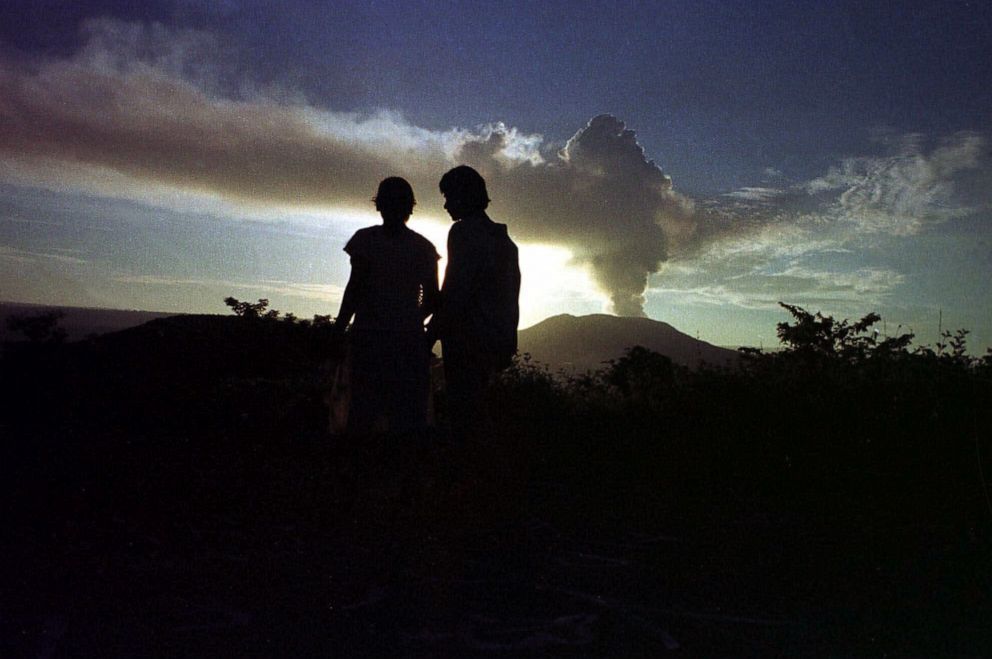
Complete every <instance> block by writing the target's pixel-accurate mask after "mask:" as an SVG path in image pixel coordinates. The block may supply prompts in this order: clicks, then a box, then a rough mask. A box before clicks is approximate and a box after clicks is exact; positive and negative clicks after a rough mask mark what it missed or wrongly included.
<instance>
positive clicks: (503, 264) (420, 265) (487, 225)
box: [335, 165, 520, 436]
mask: <svg viewBox="0 0 992 659" xmlns="http://www.w3.org/2000/svg"><path fill="white" fill-rule="evenodd" d="M439 187H440V189H441V194H442V195H444V199H445V204H444V208H445V210H446V211H447V212H448V214H449V215H450V216H451V219H452V221H453V222H454V224H453V226H452V227H451V230H450V231H449V233H448V265H447V268H446V269H445V275H444V287H443V288H442V289H440V290H438V275H437V261H438V259H439V258H440V257H439V256H438V253H437V250H436V249H435V248H434V245H433V244H431V242H430V241H429V240H427V239H426V238H424V237H423V236H421V235H420V234H418V233H416V232H415V231H413V230H411V229H410V228H408V227H407V226H406V222H407V221H408V220H409V219H410V215H411V214H412V213H413V207H414V205H415V203H416V201H415V199H414V194H413V189H412V188H411V187H410V184H409V183H407V181H405V180H404V179H402V178H399V177H391V178H387V179H385V180H384V181H382V183H380V184H379V189H378V192H377V193H376V196H375V199H374V200H373V201H374V202H375V207H376V210H378V211H379V213H380V215H381V216H382V224H381V225H379V226H373V227H368V228H365V229H361V230H359V231H358V232H356V233H355V235H354V236H352V238H351V240H349V241H348V243H347V245H346V246H345V248H344V249H345V252H347V253H348V255H349V256H350V257H351V276H350V278H349V280H348V285H347V287H346V288H345V292H344V297H343V299H342V301H341V309H340V311H339V312H338V317H337V320H336V322H335V328H336V331H338V332H339V333H340V332H343V331H344V328H345V327H346V326H347V324H348V322H349V321H350V320H351V318H352V316H354V324H353V325H352V329H351V331H350V332H349V334H350V356H351V408H350V411H349V415H348V430H349V432H354V433H368V432H372V431H374V430H377V429H388V430H389V431H390V432H400V433H405V432H418V431H421V430H423V429H424V428H426V426H427V409H428V400H429V396H430V355H431V349H432V347H433V345H434V343H435V342H436V341H438V340H440V341H441V350H442V356H443V363H444V378H445V384H446V391H447V403H448V406H447V411H448V416H449V419H450V422H451V427H452V431H453V433H454V434H455V435H456V436H464V435H465V434H466V433H469V432H470V431H471V429H472V428H473V426H475V425H476V424H477V422H478V421H479V417H480V415H482V414H483V413H484V396H485V391H486V388H487V386H488V384H489V382H490V380H491V379H492V377H493V375H494V374H495V373H497V372H498V371H499V370H501V369H503V368H505V367H506V366H508V365H509V364H510V361H511V359H512V357H513V354H514V353H515V352H516V347H517V322H518V320H519V304H518V298H519V294H520V267H519V262H518V255H517V247H516V245H515V244H514V243H513V241H512V240H511V239H510V237H509V235H508V234H507V231H506V225H505V224H497V223H495V222H493V221H492V220H491V219H489V216H488V215H487V214H486V208H487V207H488V205H489V194H488V192H487V190H486V183H485V180H484V179H483V178H482V176H481V175H479V173H478V172H476V171H475V170H474V169H472V168H471V167H467V166H464V165H463V166H460V167H455V168H454V169H452V170H450V171H449V172H447V173H446V174H445V175H444V176H443V177H442V178H441V182H440V186H439ZM428 319H429V323H428V324H427V325H426V326H425V322H427V321H428Z"/></svg>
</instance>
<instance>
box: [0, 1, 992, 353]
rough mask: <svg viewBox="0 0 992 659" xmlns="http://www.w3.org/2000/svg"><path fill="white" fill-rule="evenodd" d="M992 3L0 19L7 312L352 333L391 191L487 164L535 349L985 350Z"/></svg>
mask: <svg viewBox="0 0 992 659" xmlns="http://www.w3.org/2000/svg"><path fill="white" fill-rule="evenodd" d="M990 83H992V9H990V8H989V6H988V5H987V4H985V3H977V2H974V3H972V2H945V3H855V2H850V3H848V2H834V3H792V2H749V3H736V2H733V3H732V2H705V1H697V2H654V3H581V2H568V3H554V2H544V3H530V2H526V3H494V4H484V3H477V2H460V3H445V2H403V3H400V2H362V3H323V2H306V3H304V2H299V3H292V2H278V3H277V2H267V1H253V2H235V1H226V2H199V1H193V0H174V1H169V2H165V1H163V2H143V3H130V2H123V1H103V2H54V1H49V2H46V1H43V0H35V1H33V2H27V1H22V0H13V1H9V2H6V3H4V6H3V7H2V8H0V99H2V100H0V120H2V121H0V189H2V190H3V198H2V200H0V298H5V299H14V300H21V301H35V302H46V303H82V304H87V305H96V306H112V307H125V308H143V309H153V310H171V311H198V312H202V311H206V312H223V311H224V308H223V306H222V303H221V300H222V298H223V297H224V296H226V295H234V296H235V297H241V298H256V297H268V298H270V299H271V300H272V301H273V304H274V306H276V307H278V308H280V309H282V310H284V311H293V312H295V313H297V314H298V315H309V314H312V313H334V311H335V310H336V306H337V302H338V299H339V296H340V291H341V288H342V287H343V285H344V283H345V281H346V278H347V271H348V264H347V262H346V260H345V257H344V255H343V253H342V252H341V251H340V249H341V246H343V244H344V242H345V241H346V240H347V238H348V236H349V235H350V234H351V233H352V232H353V231H354V230H355V229H357V228H359V227H360V226H363V225H366V224H369V223H373V222H375V221H376V217H375V216H374V215H373V214H371V213H370V210H371V209H370V208H369V204H368V201H367V200H368V199H369V197H371V195H372V193H373V192H374V189H375V187H376V184H377V183H378V180H379V179H381V178H383V177H385V176H388V175H394V174H398V175H403V176H406V177H407V178H409V179H410V180H411V182H412V183H413V184H414V187H415V190H416V193H417V195H418V202H419V203H418V209H417V213H416V214H415V216H414V222H413V226H414V227H415V228H417V229H418V230H421V231H422V232H424V233H425V235H427V236H428V237H429V238H431V239H432V240H434V241H435V242H436V243H438V246H439V247H443V241H444V236H445V232H446V229H447V225H446V224H445V222H444V220H443V213H441V212H440V204H439V201H440V199H439V195H438V194H437V192H436V181H437V179H438V178H439V176H440V175H441V174H442V173H443V171H444V170H445V169H446V168H447V167H450V166H453V165H454V164H457V163H460V162H468V163H470V164H473V165H474V166H476V167H477V168H478V169H480V171H483V173H484V174H485V175H486V176H487V179H488V180H489V182H490V188H491V190H490V192H491V196H492V197H493V200H494V201H493V205H492V208H491V210H492V214H493V216H494V217H495V218H496V219H498V220H501V221H505V222H507V223H508V224H509V226H510V229H511V233H512V234H513V235H514V236H515V237H516V238H517V240H518V242H520V243H521V245H522V247H523V267H524V300H523V303H524V308H523V318H524V322H525V323H532V322H536V321H537V320H540V319H541V318H543V317H546V316H548V315H552V314H555V313H562V312H570V313H576V314H579V313H592V312H611V311H613V312H620V313H624V314H646V315H648V316H650V317H652V318H657V319H659V320H664V321H667V322H670V323H672V324H673V325H675V326H676V327H678V328H679V329H682V330H683V331H686V332H689V333H692V334H698V335H699V336H700V337H701V338H704V339H707V340H710V341H712V342H714V343H719V344H724V345H736V344H747V345H757V344H763V345H766V346H767V345H772V344H774V342H775V338H774V326H775V323H776V322H778V321H781V320H783V319H785V314H784V312H783V311H782V310H781V309H779V308H778V307H777V305H776V302H777V301H778V300H782V301H785V302H789V303H793V304H800V305H803V306H807V307H808V308H810V309H811V310H822V311H823V312H824V313H828V314H833V315H837V316H841V317H855V316H861V315H864V314H866V313H868V312H870V311H878V312H880V313H881V314H882V315H883V317H885V319H886V327H887V328H888V329H889V330H890V331H894V328H895V327H898V326H900V325H901V326H902V329H903V330H905V329H907V328H908V329H911V330H912V331H914V332H916V334H917V335H918V337H919V339H920V340H921V342H924V343H932V342H934V341H935V340H936V337H937V319H938V317H939V316H941V315H942V317H943V326H944V328H945V329H946V328H956V327H965V328H968V329H970V330H971V331H972V349H973V351H975V352H981V351H984V349H985V347H986V346H988V345H992V302H990V301H992V290H990V289H992V285H990V280H992V276H990V275H992V242H990V238H992V222H990V220H992V217H990V215H992V203H990V202H992V193H990V190H992V185H990V184H992V161H990V158H989V142H988V140H989V129H990V120H992V84H990Z"/></svg>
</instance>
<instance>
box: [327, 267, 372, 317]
mask: <svg viewBox="0 0 992 659" xmlns="http://www.w3.org/2000/svg"><path fill="white" fill-rule="evenodd" d="M367 281H368V264H367V263H366V262H365V260H364V259H361V258H354V257H353V258H352V259H351V275H350V276H349V277H348V285H347V286H345V288H344V295H343V296H342V297H341V308H340V309H338V315H337V317H336V318H335V319H334V330H335V332H336V333H338V334H343V333H344V330H345V328H347V327H348V323H350V322H351V318H352V316H354V315H355V312H356V311H357V310H358V305H359V304H360V303H361V300H362V298H363V297H364V296H365V290H366V282H367Z"/></svg>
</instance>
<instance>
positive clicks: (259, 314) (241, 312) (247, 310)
mask: <svg viewBox="0 0 992 659" xmlns="http://www.w3.org/2000/svg"><path fill="white" fill-rule="evenodd" d="M224 304H226V305H227V306H229V307H231V310H232V311H233V312H234V314H235V315H236V316H241V317H242V318H268V319H270V320H274V319H276V318H278V317H279V312H278V311H276V310H275V309H269V301H268V300H267V299H265V298H260V299H259V300H258V302H242V301H241V300H238V299H237V298H234V297H226V298H224ZM293 318H294V320H295V316H294V317H293Z"/></svg>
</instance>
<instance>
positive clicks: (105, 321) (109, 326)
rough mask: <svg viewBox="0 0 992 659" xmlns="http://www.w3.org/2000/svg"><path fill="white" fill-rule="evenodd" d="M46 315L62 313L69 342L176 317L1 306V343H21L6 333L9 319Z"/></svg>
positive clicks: (20, 304) (52, 306) (43, 306)
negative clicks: (51, 312) (48, 312)
mask: <svg viewBox="0 0 992 659" xmlns="http://www.w3.org/2000/svg"><path fill="white" fill-rule="evenodd" d="M47 311H61V312H62V313H63V314H64V315H63V317H62V319H61V320H59V326H60V327H62V328H63V329H64V330H65V331H66V333H67V335H68V336H67V338H68V340H69V341H78V340H80V339H85V338H87V337H89V336H92V335H98V334H107V333H108V332H118V331H120V330H123V329H127V328H129V327H135V326H137V325H142V324H144V323H147V322H148V321H150V320H155V319H156V318H166V317H169V316H176V315H178V314H176V313H168V312H164V311H135V310H128V309H96V308H88V307H65V306H59V305H55V304H31V303H27V302H0V341H13V340H19V339H22V338H23V337H22V336H21V335H20V334H19V333H15V332H11V331H10V330H8V329H7V318H8V317H10V316H35V315H38V314H40V313H45V312H47Z"/></svg>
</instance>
